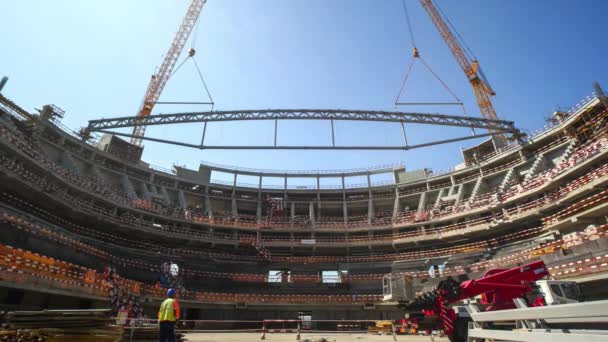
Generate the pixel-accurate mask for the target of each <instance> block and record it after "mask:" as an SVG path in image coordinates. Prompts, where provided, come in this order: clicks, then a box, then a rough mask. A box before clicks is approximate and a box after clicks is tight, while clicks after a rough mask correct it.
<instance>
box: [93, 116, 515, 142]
mask: <svg viewBox="0 0 608 342" xmlns="http://www.w3.org/2000/svg"><path fill="white" fill-rule="evenodd" d="M261 120H266V121H275V142H274V145H266V146H230V145H222V146H213V145H205V144H204V140H205V131H206V125H207V123H208V122H229V121H261ZM278 120H327V121H331V122H332V144H331V145H328V146H314V145H313V146H290V145H278V144H277V141H276V134H277V125H276V122H277V121H278ZM335 120H341V121H370V122H373V121H375V122H393V123H399V124H401V125H402V128H403V125H404V124H406V123H411V124H423V125H436V126H453V127H465V128H470V129H472V130H473V132H474V129H476V128H477V129H484V130H487V133H485V132H484V133H482V134H476V133H473V134H472V135H467V136H463V137H458V138H452V139H444V140H436V141H433V142H429V143H422V144H416V145H408V143H407V137H406V136H405V129H403V138H404V139H403V140H404V144H403V145H398V146H367V145H364V146H337V145H336V144H335V139H334V129H333V121H335ZM196 122H203V123H205V129H204V130H203V138H202V139H201V144H200V145H195V144H188V143H183V142H178V141H173V140H166V139H158V138H151V137H143V139H144V140H148V141H155V142H161V143H167V144H173V145H179V146H185V147H192V148H200V149H233V150H243V149H247V150H256V149H261V150H263V149H276V150H410V149H414V148H421V147H426V146H432V145H438V144H446V143H451V142H455V141H462V140H468V139H475V138H481V137H487V136H492V135H496V134H512V135H514V136H516V135H518V134H519V130H518V129H517V128H516V127H515V124H514V123H513V122H512V121H505V120H493V119H485V118H475V117H468V116H457V115H446V114H429V113H406V112H394V111H368V110H341V109H265V110H231V111H210V112H186V113H174V114H156V115H150V116H147V117H145V118H141V117H137V116H125V117H116V118H109V119H98V120H90V121H89V124H88V126H87V127H86V128H84V131H85V132H86V133H87V134H89V133H91V132H99V133H109V134H115V135H118V136H123V137H131V138H132V137H133V134H127V133H119V132H113V131H109V130H111V129H116V128H125V127H134V126H155V125H170V124H183V123H196Z"/></svg>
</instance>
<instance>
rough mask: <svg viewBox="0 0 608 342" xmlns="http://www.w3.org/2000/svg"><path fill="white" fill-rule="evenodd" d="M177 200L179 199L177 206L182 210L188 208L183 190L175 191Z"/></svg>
mask: <svg viewBox="0 0 608 342" xmlns="http://www.w3.org/2000/svg"><path fill="white" fill-rule="evenodd" d="M177 198H178V199H179V206H180V207H182V208H187V207H188V201H186V195H185V194H184V191H183V190H178V191H177Z"/></svg>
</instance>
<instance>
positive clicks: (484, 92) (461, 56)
mask: <svg viewBox="0 0 608 342" xmlns="http://www.w3.org/2000/svg"><path fill="white" fill-rule="evenodd" d="M420 3H421V4H422V7H423V8H424V10H425V11H426V13H427V14H428V15H429V17H430V18H431V21H432V22H433V24H434V25H435V27H436V28H437V31H439V34H440V35H441V37H442V38H443V40H444V41H445V43H446V44H447V46H448V48H449V49H450V51H452V54H453V55H454V57H455V58H456V61H457V62H458V64H459V65H460V67H461V68H462V70H463V71H464V73H465V74H466V76H467V78H468V80H469V83H471V86H472V87H473V92H474V93H475V98H476V99H477V105H478V106H479V110H480V111H481V115H482V116H483V117H484V118H486V119H492V120H498V115H496V110H494V106H493V105H492V101H491V100H490V96H494V95H495V93H494V91H493V90H492V88H491V87H490V86H489V85H488V83H487V82H485V81H484V80H483V79H482V77H481V76H480V70H479V62H478V61H477V60H470V59H469V58H468V57H467V55H466V54H465V53H464V50H463V48H462V46H461V45H460V43H459V42H458V40H457V39H456V37H455V36H454V34H453V33H452V31H451V30H450V28H449V27H448V25H447V24H446V22H445V21H444V20H443V18H442V16H441V14H440V13H439V11H438V10H437V7H436V6H435V4H434V3H433V0H420ZM499 138H500V140H501V142H502V143H504V142H505V138H504V136H503V135H499Z"/></svg>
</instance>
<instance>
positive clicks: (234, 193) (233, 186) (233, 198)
mask: <svg viewBox="0 0 608 342" xmlns="http://www.w3.org/2000/svg"><path fill="white" fill-rule="evenodd" d="M237 177H238V173H236V172H235V173H234V180H233V181H232V201H231V202H232V203H231V208H232V217H234V218H235V219H236V220H238V219H239V212H238V208H237V206H236V181H237Z"/></svg>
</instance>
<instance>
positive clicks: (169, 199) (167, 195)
mask: <svg viewBox="0 0 608 342" xmlns="http://www.w3.org/2000/svg"><path fill="white" fill-rule="evenodd" d="M158 188H159V189H160V194H161V195H162V196H163V197H164V198H165V201H167V202H169V203H170V202H171V197H169V193H168V192H167V189H166V188H165V187H164V186H158Z"/></svg>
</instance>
